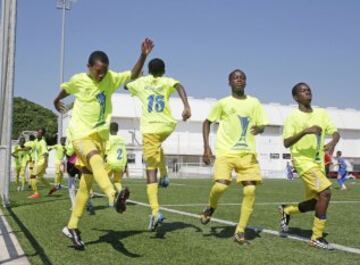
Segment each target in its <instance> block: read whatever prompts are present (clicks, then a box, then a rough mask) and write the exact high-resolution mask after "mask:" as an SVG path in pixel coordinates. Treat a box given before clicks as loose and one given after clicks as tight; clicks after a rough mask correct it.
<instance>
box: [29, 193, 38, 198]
mask: <svg viewBox="0 0 360 265" xmlns="http://www.w3.org/2000/svg"><path fill="white" fill-rule="evenodd" d="M39 198H40V194H39V193H34V194H32V195H30V196H29V197H28V199H39Z"/></svg>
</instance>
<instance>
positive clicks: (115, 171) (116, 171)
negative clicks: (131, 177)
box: [105, 163, 124, 181]
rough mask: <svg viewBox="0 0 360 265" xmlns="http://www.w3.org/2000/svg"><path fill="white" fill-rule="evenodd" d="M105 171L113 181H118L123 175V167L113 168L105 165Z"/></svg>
mask: <svg viewBox="0 0 360 265" xmlns="http://www.w3.org/2000/svg"><path fill="white" fill-rule="evenodd" d="M105 169H106V171H107V172H108V175H109V177H110V178H111V177H113V178H114V180H115V181H120V180H121V178H122V175H123V174H124V168H123V167H113V166H111V165H109V164H107V163H106V166H105Z"/></svg>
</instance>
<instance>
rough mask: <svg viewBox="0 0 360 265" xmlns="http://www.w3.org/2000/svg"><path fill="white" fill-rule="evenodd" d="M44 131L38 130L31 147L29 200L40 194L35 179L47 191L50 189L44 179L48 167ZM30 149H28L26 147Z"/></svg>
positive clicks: (42, 129) (38, 196)
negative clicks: (32, 150) (30, 191)
mask: <svg viewBox="0 0 360 265" xmlns="http://www.w3.org/2000/svg"><path fill="white" fill-rule="evenodd" d="M45 134H46V130H45V129H44V128H40V129H39V130H38V131H37V133H36V140H35V143H34V146H33V149H34V157H35V161H34V168H33V170H32V171H31V173H30V183H31V187H32V191H33V194H32V195H30V196H29V197H28V198H29V199H38V198H40V193H39V191H38V187H37V179H36V178H37V177H38V179H39V180H40V181H41V182H42V183H43V184H44V185H45V187H46V188H48V189H49V190H50V189H51V185H50V183H49V181H47V180H46V179H45V178H44V175H45V174H46V168H47V166H48V157H49V153H48V147H47V143H46V141H45ZM27 148H29V149H30V147H27Z"/></svg>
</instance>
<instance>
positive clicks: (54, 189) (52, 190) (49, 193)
mask: <svg viewBox="0 0 360 265" xmlns="http://www.w3.org/2000/svg"><path fill="white" fill-rule="evenodd" d="M57 190H58V189H57V187H52V188H51V190H50V191H49V192H48V195H49V196H50V195H51V194H53V193H54V192H55V191H57Z"/></svg>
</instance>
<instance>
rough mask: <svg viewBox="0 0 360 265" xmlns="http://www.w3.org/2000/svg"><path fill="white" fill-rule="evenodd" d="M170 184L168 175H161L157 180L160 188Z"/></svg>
mask: <svg viewBox="0 0 360 265" xmlns="http://www.w3.org/2000/svg"><path fill="white" fill-rule="evenodd" d="M169 185H170V179H169V177H168V176H164V177H161V178H160V180H159V186H160V187H162V188H167V187H168V186H169Z"/></svg>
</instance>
